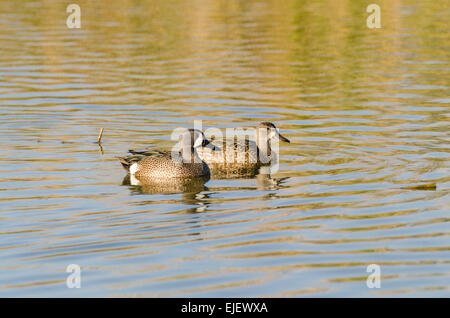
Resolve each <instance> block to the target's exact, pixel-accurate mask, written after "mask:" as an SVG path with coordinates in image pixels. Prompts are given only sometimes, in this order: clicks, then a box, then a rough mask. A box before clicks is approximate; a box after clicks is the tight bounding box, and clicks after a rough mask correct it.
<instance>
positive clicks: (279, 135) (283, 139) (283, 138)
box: [277, 132, 291, 143]
mask: <svg viewBox="0 0 450 318" xmlns="http://www.w3.org/2000/svg"><path fill="white" fill-rule="evenodd" d="M277 133H278V138H280V140H281V141H284V142H287V143H291V141H290V140H289V139H287V138H286V137H284V136H283V135H282V134H280V133H279V132H277Z"/></svg>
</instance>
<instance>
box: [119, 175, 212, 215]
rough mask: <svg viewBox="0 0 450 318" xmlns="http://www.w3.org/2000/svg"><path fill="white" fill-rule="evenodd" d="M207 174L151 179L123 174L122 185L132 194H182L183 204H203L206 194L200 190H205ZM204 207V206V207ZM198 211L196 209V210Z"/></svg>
mask: <svg viewBox="0 0 450 318" xmlns="http://www.w3.org/2000/svg"><path fill="white" fill-rule="evenodd" d="M208 180H209V176H203V177H195V178H167V179H152V178H145V177H141V178H139V180H138V179H136V178H134V177H133V176H130V175H129V174H128V175H127V176H125V178H124V179H123V181H122V185H124V186H129V187H130V189H131V191H132V193H134V194H179V193H180V194H182V200H181V202H182V203H184V204H197V205H202V206H203V205H205V202H204V198H205V197H206V195H204V194H200V192H203V191H207V190H208V188H207V187H206V186H205V183H206V182H207V181H208ZM205 208H206V207H205ZM196 210H197V209H196ZM197 212H198V211H197Z"/></svg>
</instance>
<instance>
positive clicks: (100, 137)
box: [97, 128, 103, 145]
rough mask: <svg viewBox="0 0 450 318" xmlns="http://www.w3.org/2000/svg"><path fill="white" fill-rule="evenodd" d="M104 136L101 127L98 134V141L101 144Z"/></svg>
mask: <svg viewBox="0 0 450 318" xmlns="http://www.w3.org/2000/svg"><path fill="white" fill-rule="evenodd" d="M102 136H103V128H101V129H100V133H99V134H98V138H97V143H98V144H99V145H101V144H102Z"/></svg>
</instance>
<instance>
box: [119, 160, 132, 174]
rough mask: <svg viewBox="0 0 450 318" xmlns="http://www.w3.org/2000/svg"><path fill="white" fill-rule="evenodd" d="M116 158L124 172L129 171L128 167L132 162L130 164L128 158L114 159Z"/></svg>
mask: <svg viewBox="0 0 450 318" xmlns="http://www.w3.org/2000/svg"><path fill="white" fill-rule="evenodd" d="M116 158H117V159H119V161H120V163H121V164H122V167H123V168H124V169H125V170H126V171H130V166H131V165H132V164H133V162H131V160H130V158H129V157H116Z"/></svg>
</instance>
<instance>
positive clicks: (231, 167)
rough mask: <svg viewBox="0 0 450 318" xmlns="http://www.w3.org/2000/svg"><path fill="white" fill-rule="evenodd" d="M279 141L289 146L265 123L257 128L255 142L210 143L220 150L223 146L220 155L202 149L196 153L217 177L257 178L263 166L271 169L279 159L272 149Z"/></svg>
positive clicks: (224, 141)
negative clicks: (244, 176) (272, 164)
mask: <svg viewBox="0 0 450 318" xmlns="http://www.w3.org/2000/svg"><path fill="white" fill-rule="evenodd" d="M276 138H278V140H281V141H283V142H286V143H290V140H289V139H288V138H286V137H284V136H283V135H281V133H280V131H279V129H278V128H277V127H276V126H275V125H274V124H273V123H271V122H268V121H263V122H260V123H259V124H258V126H257V128H256V141H253V140H248V139H244V138H227V139H224V140H222V141H220V140H214V141H212V142H211V143H212V144H213V145H214V146H215V147H217V148H219V146H218V145H219V144H220V143H222V145H223V148H222V151H221V152H220V151H216V152H211V151H210V150H207V149H206V148H199V149H198V150H197V153H198V156H199V157H200V158H201V159H202V160H203V161H204V162H206V164H207V165H208V166H209V167H210V169H212V170H213V172H214V173H213V174H214V175H216V176H219V175H220V176H227V175H228V176H234V175H256V174H257V173H258V171H259V168H260V167H261V166H263V165H270V164H271V163H273V162H274V161H275V160H276V159H277V158H276V153H275V152H274V151H273V149H272V148H271V142H272V141H274V140H275V139H276ZM230 146H231V149H230Z"/></svg>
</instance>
